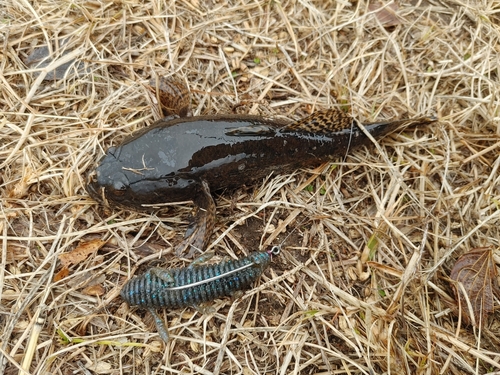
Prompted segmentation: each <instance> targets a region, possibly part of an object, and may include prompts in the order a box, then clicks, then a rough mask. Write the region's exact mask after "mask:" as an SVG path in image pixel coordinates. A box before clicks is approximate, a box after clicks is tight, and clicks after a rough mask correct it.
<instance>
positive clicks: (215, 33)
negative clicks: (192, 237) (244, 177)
mask: <svg viewBox="0 0 500 375" xmlns="http://www.w3.org/2000/svg"><path fill="white" fill-rule="evenodd" d="M1 3H2V8H1V9H2V10H1V11H0V17H1V22H0V30H1V31H2V32H1V33H0V43H1V46H2V49H1V54H2V58H1V59H0V67H1V68H0V69H1V75H0V79H1V83H0V87H1V93H0V94H1V95H0V111H1V112H2V114H1V117H0V133H1V138H0V139H1V148H0V170H1V174H0V189H1V221H0V234H1V236H2V248H1V268H0V288H1V289H0V297H1V307H0V324H1V327H2V328H1V332H0V343H1V346H0V359H1V360H0V373H3V374H9V375H11V374H178V373H200V374H383V373H386V374H485V373H498V372H499V371H500V364H499V360H500V342H499V339H498V337H499V335H498V333H499V330H500V327H499V323H498V322H499V321H500V319H499V318H500V316H499V312H498V311H499V310H498V299H495V300H494V306H495V310H494V312H493V313H492V314H491V315H489V316H488V317H487V318H486V319H485V321H483V322H482V324H481V325H467V324H465V323H464V320H463V316H464V314H465V312H464V309H466V307H464V306H458V305H457V301H456V299H455V297H454V294H453V289H452V286H451V282H450V280H449V274H450V269H451V267H452V266H453V264H454V262H455V261H456V259H457V258H458V257H459V256H460V255H461V254H463V253H465V252H466V251H468V250H470V249H473V248H477V247H481V246H489V247H491V249H492V250H493V253H494V257H495V259H496V260H497V264H498V260H499V257H498V256H499V252H498V251H499V238H500V232H499V228H500V207H499V202H500V177H499V176H500V174H499V167H500V158H499V156H498V155H499V153H500V152H499V151H500V125H499V105H500V92H499V78H498V77H499V66H500V60H499V52H500V50H499V45H500V41H499V36H500V26H499V24H500V20H499V16H498V9H499V6H500V4H499V2H498V1H491V0H482V1H481V0H474V1H468V0H465V1H456V0H449V1H446V0H445V1H406V0H401V1H398V2H397V4H394V3H386V2H383V3H380V4H378V3H375V2H370V3H368V2H366V1H360V2H347V1H329V0H301V1H291V0H290V1H288V0H284V1H252V0H234V1H226V0H220V1H219V0H217V1H216V0H212V1H197V0H193V1H178V2H174V1H166V2H162V1H157V0H152V1H148V2H144V3H143V2H140V1H114V2H106V1H80V0H76V1H61V0H54V1H25V0H19V1H15V2H10V1H5V0H3V1H2V2H1ZM41 46H47V47H48V52H49V54H50V58H49V59H48V60H47V62H48V65H47V66H45V67H41V68H35V67H34V65H33V55H32V53H33V52H34V51H35V50H36V48H39V47H41ZM42 52H43V51H42ZM42 54H43V53H42ZM30 56H31V57H30ZM66 62H69V65H70V68H68V69H65V68H64V67H63V66H62V65H63V64H64V63H66ZM58 67H59V70H58V71H59V74H60V75H62V76H61V77H60V78H58V77H55V78H54V77H52V78H51V74H53V73H51V72H53V70H54V69H55V68H58ZM61 72H62V73H61ZM160 76H175V77H177V78H179V79H181V80H183V81H184V82H186V84H188V85H189V87H190V89H191V91H192V94H193V102H192V105H193V112H194V114H195V115H199V114H216V113H229V112H236V113H252V114H263V115H272V116H281V117H286V118H289V119H297V118H300V117H302V116H304V115H306V114H308V113H310V112H312V111H314V110H317V109H325V108H329V107H334V106H340V107H341V108H342V109H344V110H347V111H349V112H351V113H352V114H353V116H355V117H357V118H359V119H360V120H362V121H365V122H369V121H376V120H381V119H392V118H395V119H396V118H404V117H413V116H421V115H437V116H439V119H440V121H439V122H438V123H435V124H432V125H429V126H420V127H407V128H402V129H400V130H399V131H398V132H396V133H395V134H392V135H391V136H388V137H386V138H384V139H383V140H380V141H379V142H377V144H374V145H373V146H371V147H368V148H363V149H360V150H357V151H355V152H352V153H349V154H348V155H339V158H338V159H337V160H335V161H334V162H333V163H331V164H327V165H321V166H320V165H316V166H312V167H311V169H307V170H301V171H297V172H296V173H294V174H291V175H273V176H270V177H269V178H268V179H267V180H266V181H259V182H258V183H257V184H256V185H255V186H246V187H242V189H240V190H238V191H233V192H223V193H222V194H220V195H218V196H217V197H216V199H217V205H218V207H217V228H216V233H215V234H214V236H213V238H212V244H211V248H212V249H214V250H215V251H216V253H217V257H219V259H220V258H222V257H224V256H242V255H243V254H245V253H247V252H249V251H252V250H257V249H262V248H264V247H265V246H267V245H268V244H279V243H281V242H282V241H283V240H284V239H285V238H286V240H285V241H284V243H283V251H282V255H281V256H280V257H278V258H277V259H275V260H274V262H273V265H272V267H271V269H270V270H268V271H267V272H266V273H265V276H263V277H262V278H261V280H260V281H259V283H258V284H257V285H256V286H255V288H254V289H252V290H251V291H249V292H247V293H245V294H244V296H243V297H242V298H239V299H236V300H234V301H233V300H231V299H223V300H217V301H215V302H214V307H215V309H216V313H215V314H214V315H200V313H198V312H196V311H195V310H193V309H185V310H174V311H159V312H160V313H161V315H162V316H163V317H164V318H166V320H167V322H168V325H169V329H170V335H171V341H170V342H169V343H168V344H167V345H165V344H164V343H162V342H161V340H160V339H159V337H158V335H157V333H156V332H155V328H154V324H153V321H152V319H151V317H150V316H149V315H148V314H147V313H145V312H144V311H141V310H137V309H130V308H128V307H127V306H126V305H125V304H124V303H123V301H121V300H120V298H119V296H118V291H119V289H120V286H121V285H123V283H124V282H125V281H126V280H127V279H128V278H129V277H131V276H132V275H133V274H140V273H141V272H143V271H144V269H146V268H147V267H149V266H151V265H152V264H156V265H161V266H165V267H171V266H181V265H186V264H187V263H186V262H185V261H184V260H181V259H178V258H177V257H175V256H174V255H173V254H172V248H173V246H175V245H176V244H178V243H179V242H180V241H181V239H182V235H183V233H184V231H185V229H186V226H187V224H188V218H189V213H190V211H191V210H192V205H190V204H189V203H183V204H178V205H173V206H170V207H168V208H166V209H165V210H163V211H161V212H159V213H158V214H156V215H150V214H144V213H136V212H133V211H130V210H123V209H106V208H104V207H102V206H100V205H98V204H97V203H96V202H94V201H93V200H92V199H91V198H90V197H89V196H88V194H87V193H86V191H85V189H84V185H85V181H84V175H85V173H86V172H87V171H89V170H90V169H91V168H92V167H93V166H94V165H95V163H96V160H97V159H98V158H99V157H100V156H102V155H103V153H104V151H105V150H106V149H107V148H108V147H109V146H111V145H115V144H117V143H119V142H120V141H121V140H122V139H123V138H124V137H125V136H127V135H129V134H131V133H132V132H134V131H135V130H137V129H140V128H143V127H145V126H148V125H150V124H151V123H153V122H154V121H155V120H157V119H159V118H160V117H161V115H160V111H159V110H158V105H157V103H156V101H155V98H154V97H153V96H150V95H149V91H148V89H147V87H146V86H147V82H148V81H149V80H150V79H151V78H156V77H160ZM48 78H49V79H48ZM290 233H291V234H290ZM289 234H290V236H289V237H287V236H288V235H289ZM94 239H101V240H104V241H106V244H105V246H103V247H102V248H101V249H100V250H99V251H97V252H94V253H92V254H90V255H89V256H88V257H87V258H86V259H84V260H82V261H80V262H79V263H77V264H74V265H72V266H70V268H69V275H67V276H66V277H64V278H62V279H61V280H59V281H56V280H55V278H54V277H55V274H56V273H57V272H58V271H59V270H60V268H61V265H60V262H59V260H58V259H59V258H58V257H59V255H61V254H63V253H69V252H70V251H71V250H73V249H75V248H77V247H78V246H79V244H80V243H81V241H83V242H88V241H91V240H94Z"/></svg>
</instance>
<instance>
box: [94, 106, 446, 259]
mask: <svg viewBox="0 0 500 375" xmlns="http://www.w3.org/2000/svg"><path fill="white" fill-rule="evenodd" d="M432 121H436V119H435V118H433V117H423V118H416V119H408V120H399V121H384V122H380V123H373V124H365V125H364V127H365V129H366V131H367V132H368V133H369V134H371V135H372V136H373V137H374V138H380V137H381V136H383V135H385V134H387V133H389V132H391V131H393V130H394V129H396V128H398V127H399V126H400V125H403V124H411V123H428V122H432ZM370 142H371V141H370V139H369V137H367V135H366V134H365V133H364V132H363V131H362V130H361V129H360V127H359V125H358V122H357V121H356V120H354V119H353V118H352V117H351V116H349V115H347V114H346V113H344V112H342V111H340V110H337V109H330V110H326V111H319V112H315V113H313V114H312V115H310V116H308V117H306V118H304V119H302V120H299V121H296V122H292V123H289V124H285V123H283V121H276V120H273V119H268V118H263V117H258V116H245V115H217V116H200V117H186V118H177V119H173V120H168V121H165V120H161V121H158V122H157V123H155V124H154V125H152V126H150V127H148V128H145V129H143V130H141V131H139V132H138V133H136V134H135V135H133V136H132V137H130V138H128V139H126V140H125V141H124V142H123V143H122V144H121V145H119V146H118V147H111V148H110V149H109V150H108V151H107V153H106V155H105V156H104V157H103V158H102V159H101V161H100V162H99V164H98V166H97V168H96V169H95V170H94V171H92V172H91V173H90V174H89V183H88V191H89V193H90V194H91V195H92V196H93V197H94V198H95V199H97V200H100V201H103V202H106V203H108V204H117V205H121V206H124V207H128V208H133V209H139V210H154V209H155V208H157V206H156V205H159V204H162V203H168V202H178V201H186V200H193V201H194V202H195V205H196V206H198V207H199V208H200V209H198V214H197V216H196V223H197V225H196V227H195V228H194V230H192V231H191V233H190V236H189V237H190V238H189V239H187V240H186V242H185V245H190V246H191V247H192V248H194V249H197V250H199V251H202V250H204V248H205V246H206V245H207V242H208V240H209V236H210V234H211V231H212V228H211V223H213V216H214V213H215V205H214V203H213V200H212V197H211V193H210V192H213V191H217V190H221V189H234V188H238V187H240V186H242V185H249V184H251V183H253V182H254V181H256V180H260V179H262V178H264V177H267V176H269V175H270V174H271V173H274V174H282V173H288V172H291V171H293V170H295V169H297V168H301V167H304V166H308V165H314V164H316V165H318V164H320V163H322V162H324V161H327V160H332V159H335V158H339V157H343V156H345V155H346V153H347V152H349V151H351V150H353V149H355V148H357V147H359V146H363V145H368V144H370ZM191 250H192V251H191V252H190V255H193V254H194V251H193V249H191Z"/></svg>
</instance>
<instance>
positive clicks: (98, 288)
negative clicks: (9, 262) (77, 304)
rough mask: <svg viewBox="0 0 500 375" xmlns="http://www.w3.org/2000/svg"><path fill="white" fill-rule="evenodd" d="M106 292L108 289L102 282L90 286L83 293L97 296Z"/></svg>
mask: <svg viewBox="0 0 500 375" xmlns="http://www.w3.org/2000/svg"><path fill="white" fill-rule="evenodd" d="M105 292H106V290H105V289H104V287H103V286H102V285H101V284H96V285H92V286H88V287H86V288H85V289H83V290H82V293H83V294H86V295H88V296H96V297H100V296H102V295H103V294H104V293H105Z"/></svg>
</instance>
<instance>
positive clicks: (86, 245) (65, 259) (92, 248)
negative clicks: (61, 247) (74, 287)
mask: <svg viewBox="0 0 500 375" xmlns="http://www.w3.org/2000/svg"><path fill="white" fill-rule="evenodd" d="M105 243H106V241H103V240H99V239H95V240H91V241H87V242H82V243H80V245H78V246H77V247H76V249H74V250H73V251H70V252H69V253H65V254H61V255H59V259H60V260H61V263H62V265H63V267H69V266H70V265H71V264H78V263H80V262H81V261H83V260H85V259H87V257H88V256H89V255H90V254H92V253H95V252H96V251H97V250H99V249H100V248H101V247H103V246H104V244H105Z"/></svg>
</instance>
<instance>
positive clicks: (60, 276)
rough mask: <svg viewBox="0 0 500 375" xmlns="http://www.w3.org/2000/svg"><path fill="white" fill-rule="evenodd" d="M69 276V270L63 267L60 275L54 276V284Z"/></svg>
mask: <svg viewBox="0 0 500 375" xmlns="http://www.w3.org/2000/svg"><path fill="white" fill-rule="evenodd" d="M68 275H69V268H68V267H66V266H65V267H63V268H62V269H61V270H60V271H59V272H58V273H56V274H55V276H54V282H56V281H59V280H62V279H64V278H65V277H67V276H68Z"/></svg>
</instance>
